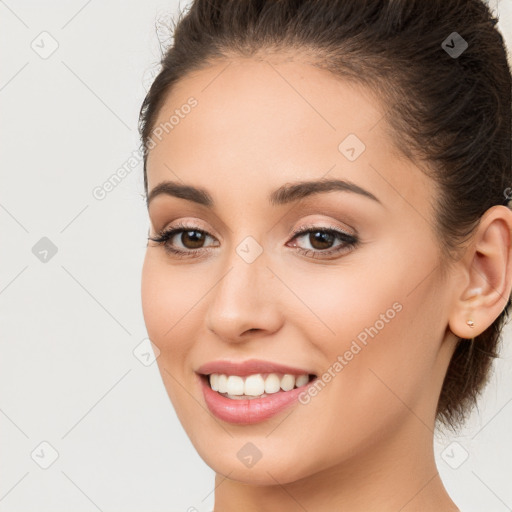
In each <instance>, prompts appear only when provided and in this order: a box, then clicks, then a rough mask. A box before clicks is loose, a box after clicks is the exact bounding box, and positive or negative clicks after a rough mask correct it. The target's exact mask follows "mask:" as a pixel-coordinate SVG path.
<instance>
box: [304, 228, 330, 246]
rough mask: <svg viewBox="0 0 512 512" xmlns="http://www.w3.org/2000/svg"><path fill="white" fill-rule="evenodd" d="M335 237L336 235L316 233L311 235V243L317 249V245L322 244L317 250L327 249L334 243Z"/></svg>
mask: <svg viewBox="0 0 512 512" xmlns="http://www.w3.org/2000/svg"><path fill="white" fill-rule="evenodd" d="M316 235H319V236H316ZM333 237H334V235H332V234H331V233H325V232H320V231H316V232H315V233H311V235H310V242H311V245H312V246H313V247H315V244H316V243H320V247H315V249H327V248H328V246H329V245H330V244H331V243H332V238H333Z"/></svg>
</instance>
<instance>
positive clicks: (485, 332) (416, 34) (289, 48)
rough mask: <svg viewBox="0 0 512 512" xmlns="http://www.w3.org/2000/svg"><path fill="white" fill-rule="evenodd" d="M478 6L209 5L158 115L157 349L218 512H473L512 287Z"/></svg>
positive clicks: (149, 153)
mask: <svg viewBox="0 0 512 512" xmlns="http://www.w3.org/2000/svg"><path fill="white" fill-rule="evenodd" d="M495 22H496V20H495V19H493V18H492V16H491V14H490V12H489V10H488V8H487V6H486V5H485V4H484V3H482V2H481V1H480V0H431V1H430V2H424V1H423V0H338V1H333V0H329V1H328V0H322V1H313V0H300V1H298V0H293V1H292V0H280V1H265V0H260V1H257V0H243V1H240V0H237V1H226V0H196V1H194V2H193V3H192V5H191V7H190V9H189V10H188V12H186V14H185V15H183V16H182V17H181V19H180V20H179V23H178V24H177V26H176V27H175V32H174V40H173V44H172V46H171V47H170V48H169V49H168V50H167V51H166V53H165V55H164V57H163V59H162V65H163V67H162V70H161V72H160V73H159V75H158V76H157V77H156V79H155V81H154V83H153V84H152V87H151V89H150V91H149V92H148V95H147V97H146V98H145V101H144V103H143V105H142V108H141V122H140V131H141V137H142V142H143V146H144V180H145V187H146V194H147V203H148V211H149V217H150V224H151V227H150V233H149V241H148V247H147V252H146V258H145V261H144V266H143V272H142V301H143V312H144V319H145V322H146V327H147V330H148V334H149V337H150V339H151V340H152V341H153V343H154V344H155V345H156V346H157V347H158V349H159V351H160V356H159V358H158V364H159V369H160V372H161V375H162V379H163V382H164V385H165V387H166V389H167V392H168V394H169V397H170V399H171V401H172V404H173V406H174V408H175V410H176V413H177V415H178V417H179V419H180V421H181V423H182V425H183V427H184V428H185V430H186V432H187V434H188V435H189V437H190V439H191V441H192V443H193V444H194V446H195V448H196V449H197V451H198V453H199V455H200V456H201V457H202V458H203V459H204V461H205V462H206V463H207V464H208V465H209V466H210V467H211V468H213V469H214V471H215V472H216V482H215V483H216V490H215V512H231V511H234V510H237V511H240V510H243V511H263V510H265V511H273V510H276V511H277V510H279V511H283V510H286V511H299V510H300V511H303V510H308V511H315V512H323V511H333V510H337V511H338V510H347V511H350V512H362V511H364V512H368V511H379V512H387V511H393V512H396V511H398V510H400V511H402V512H411V511H422V512H429V511H432V512H440V511H442V512H449V511H456V510H459V509H458V507H457V506H456V504H455V503H454V502H453V500H452V499H451V498H450V496H449V495H448V493H447V491H446V489H445V488H444V486H443V483H442V481H441V479H440V477H439V474H438V471H437V468H436V463H435V460H434V452H433V434H434V430H435V428H436V427H439V426H446V427H451V428H452V429H456V428H457V427H459V426H461V425H462V424H463V422H464V421H465V419H466V418H467V416H468V414H469V412H470V411H471V408H472V407H473V405H474V404H475V402H476V398H477V396H478V394H479V393H480V391H481V390H482V389H483V387H484V385H485V383H486V382H487V380H488V377H489V374H490V370H491V363H492V360H493V357H496V355H497V346H498V343H499V339H500V332H501V328H502V326H503V324H504V322H505V320H506V319H505V315H506V314H507V312H508V307H509V305H510V300H509V299H510V293H511V287H512V259H511V230H512V213H511V211H510V210H509V208H508V207H507V205H508V199H509V198H510V194H509V193H508V192H507V190H512V189H510V188H509V187H511V185H512V175H511V174H512V171H511V156H510V144H511V128H510V110H511V100H510V81H511V75H510V69H509V66H508V64H507V56H506V51H505V49H504V43H503V39H502V37H501V36H500V34H499V32H498V31H497V30H496V28H495V26H494V25H495Z"/></svg>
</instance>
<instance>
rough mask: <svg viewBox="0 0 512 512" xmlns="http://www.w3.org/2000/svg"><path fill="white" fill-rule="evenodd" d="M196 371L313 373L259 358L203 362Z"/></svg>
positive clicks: (206, 372)
mask: <svg viewBox="0 0 512 512" xmlns="http://www.w3.org/2000/svg"><path fill="white" fill-rule="evenodd" d="M196 371H197V373H200V374H203V375H209V374H211V373H223V374H226V375H239V376H240V377H244V376H247V375H252V374H254V373H289V374H291V375H304V374H308V375H309V374H314V372H312V371H311V370H308V369H304V368H294V367H292V366H286V365H283V364H280V363H275V362H272V361H263V360H261V359H249V360H247V361H228V360H218V361H211V362H209V363H206V364H203V365H202V366H200V367H199V368H198V369H197V370H196Z"/></svg>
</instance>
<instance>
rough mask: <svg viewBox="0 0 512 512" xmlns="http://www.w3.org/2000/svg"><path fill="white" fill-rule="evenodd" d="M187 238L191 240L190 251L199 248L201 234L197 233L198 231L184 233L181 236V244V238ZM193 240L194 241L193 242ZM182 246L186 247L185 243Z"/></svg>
mask: <svg viewBox="0 0 512 512" xmlns="http://www.w3.org/2000/svg"><path fill="white" fill-rule="evenodd" d="M193 233H196V236H195V237H194V236H193ZM185 236H186V237H189V238H192V242H191V243H192V246H193V247H192V249H197V248H198V247H201V241H202V240H201V239H202V233H199V232H198V231H185V232H184V233H183V234H182V240H181V241H182V242H183V237H185ZM194 238H195V240H194ZM183 245H185V246H187V244H186V243H183Z"/></svg>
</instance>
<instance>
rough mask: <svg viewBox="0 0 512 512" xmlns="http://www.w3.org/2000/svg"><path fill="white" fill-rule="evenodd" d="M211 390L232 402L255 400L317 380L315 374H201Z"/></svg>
mask: <svg viewBox="0 0 512 512" xmlns="http://www.w3.org/2000/svg"><path fill="white" fill-rule="evenodd" d="M200 377H201V379H203V380H204V381H205V383H206V384H207V385H208V387H209V388H210V389H212V390H213V391H216V392H217V393H218V394H219V395H221V396H223V397H226V398H229V399H231V400H254V399H257V398H264V397H267V396H272V395H275V394H276V393H279V394H282V393H286V392H287V391H291V390H293V389H297V388H301V387H305V386H307V385H308V384H309V383H310V382H312V381H313V380H315V379H316V378H317V376H316V375H314V374H311V373H310V374H307V373H304V374H301V375H293V374H289V373H255V374H252V375H244V376H241V375H228V374H223V373H211V374H201V375H200Z"/></svg>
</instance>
